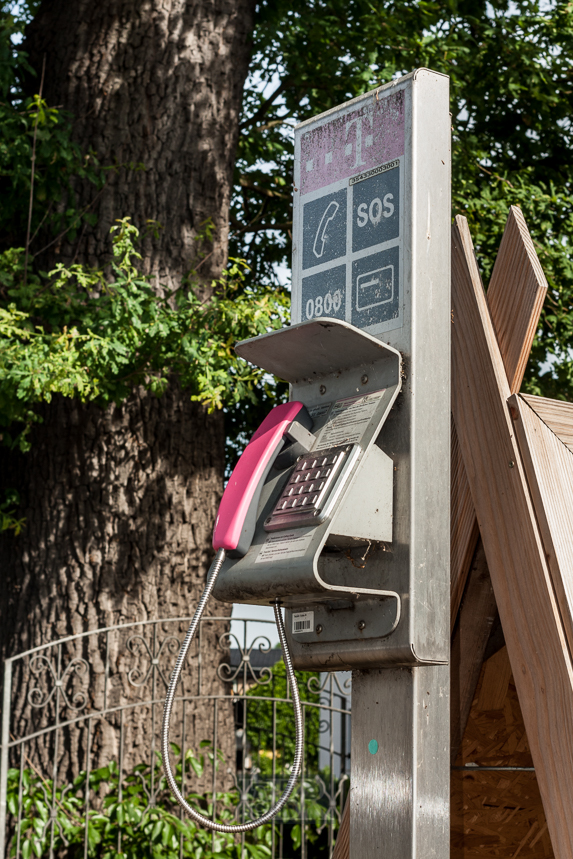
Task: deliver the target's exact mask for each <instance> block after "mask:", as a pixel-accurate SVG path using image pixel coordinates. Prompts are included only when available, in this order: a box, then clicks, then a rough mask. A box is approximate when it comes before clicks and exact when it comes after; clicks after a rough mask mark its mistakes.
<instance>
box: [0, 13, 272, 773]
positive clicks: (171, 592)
mask: <svg viewBox="0 0 573 859" xmlns="http://www.w3.org/2000/svg"><path fill="white" fill-rule="evenodd" d="M254 5H255V3H254V0H144V2H139V0H137V2H136V0H100V2H98V3H93V2H91V0H78V2H76V3H69V2H68V0H44V2H43V3H42V5H41V7H40V9H39V11H38V14H37V15H36V17H35V19H34V21H33V23H32V25H31V26H30V29H29V34H28V37H27V42H26V48H27V50H28V51H29V53H30V58H31V61H32V63H33V65H34V66H35V67H36V68H40V67H41V64H42V58H43V57H44V56H45V57H46V66H45V68H46V71H45V84H44V93H45V96H46V98H47V100H48V102H49V103H50V104H57V105H62V106H63V107H64V108H65V109H67V110H70V111H71V112H72V114H73V115H74V133H75V137H76V139H77V140H78V142H79V143H80V144H81V145H82V147H83V148H84V149H87V148H89V147H91V148H92V149H94V150H95V151H96V152H97V156H98V158H99V159H100V161H101V162H102V163H104V164H108V165H109V164H111V165H116V169H115V170H112V171H109V174H108V180H107V183H106V186H105V188H104V190H103V192H101V193H100V194H99V196H97V197H96V194H95V192H94V189H93V186H87V185H82V184H81V183H76V185H75V191H76V193H77V203H78V205H79V206H80V207H81V206H88V205H89V206H91V211H93V212H95V214H96V215H97V217H98V221H97V224H96V226H95V227H93V228H92V227H89V228H85V229H83V231H82V232H81V234H80V236H79V238H78V241H77V242H76V243H75V244H70V243H69V242H67V241H66V240H65V238H64V239H62V240H61V241H60V242H59V243H58V244H56V245H55V246H52V248H51V249H50V250H49V252H48V256H47V257H46V259H45V260H42V262H43V263H44V264H43V266H42V267H43V268H45V267H46V263H47V262H48V263H49V262H52V261H53V260H61V261H63V262H70V261H71V260H72V259H74V260H75V261H76V262H84V263H87V264H90V265H98V266H101V265H102V263H103V261H104V259H105V258H106V257H107V256H109V253H110V249H111V245H110V241H109V229H110V226H111V225H112V223H113V220H114V219H115V218H118V217H122V216H125V215H130V216H131V217H132V220H133V222H134V223H135V224H136V225H138V226H143V225H144V224H145V221H146V220H147V219H154V220H156V221H159V222H160V223H161V225H162V227H163V229H162V230H161V232H160V235H159V239H157V240H153V241H152V240H151V239H148V240H146V241H145V243H144V245H143V248H142V252H143V256H144V266H145V270H146V272H147V273H148V274H151V275H156V276H157V285H158V289H160V288H162V287H165V286H167V287H173V286H176V285H178V284H180V282H181V278H182V276H183V275H185V274H186V273H187V272H188V271H189V269H190V267H191V265H192V264H193V260H194V259H196V255H197V242H196V241H195V238H196V236H197V235H198V234H199V233H200V232H201V230H202V225H203V224H204V223H205V221H206V220H207V219H210V220H211V221H212V222H213V224H214V226H215V233H214V238H213V240H212V242H211V243H210V244H209V245H206V244H204V251H205V252H206V253H207V254H208V256H207V257H206V258H205V261H204V263H203V264H202V267H201V275H202V277H203V278H204V279H205V280H208V279H210V278H211V277H216V276H217V275H218V274H219V273H220V271H221V268H222V267H223V266H224V265H225V263H226V256H227V232H228V207H229V198H230V192H231V182H232V172H233V162H234V155H235V148H236V143H237V136H238V117H239V110H240V103H241V94H242V88H243V84H244V80H245V77H246V73H247V69H248V62H249V37H250V32H251V29H252V26H253V16H254ZM134 165H136V169H134ZM50 256H51V258H50ZM43 417H44V423H43V424H42V425H40V426H38V427H36V429H35V431H34V433H33V437H32V451H31V453H30V454H27V455H26V456H17V457H14V456H13V455H12V456H11V457H10V460H9V461H8V460H7V457H6V455H5V454H3V455H2V458H3V463H2V471H3V483H4V485H6V486H11V487H17V488H18V489H19V490H20V492H21V494H22V497H23V500H24V509H23V511H22V512H23V514H24V515H25V516H26V518H27V527H26V529H25V531H24V533H23V534H22V535H20V536H19V537H18V538H3V539H1V540H0V565H1V569H2V571H3V573H2V578H3V587H2V588H1V590H0V642H1V647H2V653H3V655H4V656H8V655H12V654H14V653H18V652H21V651H22V650H26V649H28V648H31V647H34V646H36V645H39V644H43V643H46V642H49V641H52V640H54V639H56V638H59V637H61V636H64V635H70V634H75V633H78V632H84V631H86V630H90V629H95V628H97V627H103V626H107V625H111V624H116V623H121V622H130V621H140V620H147V619H150V618H159V617H176V616H182V615H187V614H188V613H189V611H190V609H191V608H192V606H193V605H194V603H195V602H196V598H197V596H198V593H199V592H200V589H201V587H202V585H203V583H204V578H205V572H206V569H207V566H208V563H209V561H210V559H211V556H212V550H211V547H210V536H211V529H212V524H213V519H214V514H215V511H216V506H217V502H218V499H219V497H220V494H221V491H222V481H223V469H224V456H223V447H224V431H223V423H222V416H221V415H220V414H217V415H208V414H207V413H206V410H205V409H204V408H202V407H200V406H198V405H197V404H193V403H191V402H190V401H189V397H188V395H187V396H186V394H185V392H184V391H181V390H180V388H179V387H178V385H177V382H176V381H175V380H174V381H173V382H172V383H171V384H170V386H169V388H168V391H167V393H166V394H165V395H164V396H163V397H162V398H161V399H155V398H154V397H152V396H150V395H148V394H146V393H145V392H142V391H135V392H134V393H133V395H132V396H131V398H130V399H129V401H128V402H126V403H124V404H123V406H121V407H113V408H109V409H107V410H105V411H104V410H101V409H99V408H98V407H96V406H94V405H89V406H82V405H81V404H80V403H78V402H75V401H70V400H65V399H62V398H58V399H56V400H55V401H54V402H53V403H52V404H50V405H49V406H47V407H46V408H45V409H44V413H43ZM210 612H211V613H212V614H225V615H228V614H229V607H226V606H222V605H220V604H216V603H215V602H214V601H213V602H212V603H211V606H210ZM209 626H210V627H211V629H210V632H208V634H207V642H206V643H207V645H209V643H210V644H211V645H212V646H211V647H207V648H206V649H205V650H204V653H206V652H210V653H211V654H212V661H211V664H210V665H209V664H206V663H205V662H204V663H203V669H204V676H205V677H207V676H209V675H210V676H211V678H212V679H211V681H210V682H209V683H207V685H206V686H204V687H203V691H204V692H211V693H217V692H219V693H220V692H221V691H222V689H221V683H220V682H219V681H218V680H217V679H216V677H215V674H214V671H215V668H216V664H217V661H218V660H219V659H220V655H221V651H220V650H219V651H217V649H216V647H215V644H216V638H217V636H218V635H220V634H221V632H223V630H224V627H221V626H220V625H219V626H218V627H217V625H216V624H212V625H209ZM169 631H170V632H173V631H174V630H173V629H170V630H169ZM124 645H125V642H124V644H123V645H122V647H123V646H124ZM98 647H99V645H98ZM98 647H96V648H95V650H96V651H97V650H98ZM120 650H121V647H120ZM72 651H73V652H72ZM72 651H70V653H69V654H68V657H70V656H73V655H83V656H84V657H85V658H87V659H88V661H89V662H90V671H91V676H90V706H92V707H93V706H100V704H99V703H98V702H101V700H102V695H103V674H102V672H103V668H102V666H101V659H99V661H98V658H97V657H98V653H97V652H95V651H93V652H91V653H88V652H86V650H85V648H84V650H81V648H80V650H78V649H77V648H76V649H75V650H73V649H72ZM141 659H142V660H143V661H141V660H140V665H139V667H140V669H141V670H144V669H145V658H144V657H142V658H141ZM170 659H171V661H172V657H171V658H170ZM169 664H170V663H169ZM133 665H134V663H133V661H132V662H131V663H130V661H129V659H126V658H124V657H122V655H121V653H119V652H116V653H115V655H114V662H113V666H112V672H115V673H114V677H115V681H116V682H115V686H114V689H115V692H114V695H115V698H114V700H115V701H116V702H118V703H125V702H129V701H133V700H134V697H133V696H134V691H133V687H130V684H129V683H128V682H127V677H128V673H129V671H130V670H131V668H132V667H133ZM98 666H99V667H98ZM98 672H99V673H98ZM100 675H101V676H100ZM112 679H113V678H112ZM43 682H44V684H46V683H48V686H46V687H45V688H46V689H48V687H49V680H48V679H47V675H46V676H45V677H44V680H43ZM74 682H77V684H79V686H80V687H81V684H82V683H84V685H85V678H83V680H82V678H81V677H78V678H76V680H74ZM113 685H114V684H112V686H113ZM78 688H79V687H78ZM82 688H83V687H82ZM27 691H28V690H27V688H26V687H25V684H23V683H22V684H21V686H20V688H19V691H18V694H17V695H16V696H15V700H14V711H13V712H14V717H13V727H14V730H17V732H18V733H20V732H21V731H22V729H29V728H30V726H31V725H36V726H39V725H41V724H43V723H45V719H46V718H48V717H47V715H46V712H47V711H41V712H40V711H39V710H36V711H34V710H33V708H32V709H31V708H30V702H29V700H28V698H27ZM164 692H165V689H164V687H163V685H162V684H161V683H160V685H159V686H158V695H160V696H162V695H164ZM219 716H220V720H219V746H221V747H223V749H224V751H225V752H226V753H227V754H228V755H232V754H233V749H234V734H233V725H232V713H231V712H230V709H229V710H227V711H225V712H221V713H220V714H219ZM155 717H156V718H157V714H155ZM150 718H151V714H150V713H146V714H144V713H142V712H141V711H140V712H139V715H138V716H137V717H135V716H132V717H131V721H130V723H129V730H128V733H127V735H126V738H125V739H126V742H125V743H124V747H125V754H126V759H125V761H124V762H125V763H126V765H129V763H134V762H137V761H139V760H141V759H145V758H146V757H147V756H148V755H147V754H144V752H145V750H147V749H148V748H149V738H150ZM193 719H194V722H195V724H194V736H195V741H198V740H200V739H203V737H204V736H206V737H210V736H211V731H212V725H211V721H210V720H211V719H212V716H211V715H210V711H209V712H207V710H205V712H204V713H201V712H200V711H199V710H195V713H194V716H193ZM42 720H44V722H43V721H42ZM112 724H113V720H108V722H106V723H105V724H102V726H100V728H99V729H98V731H97V732H96V734H97V736H96V738H95V742H96V746H97V749H98V751H99V755H98V757H99V760H100V761H102V760H104V759H109V758H110V757H114V756H117V753H118V738H117V731H116V730H115V729H113V728H112ZM92 736H93V734H92ZM70 737H71V735H70ZM82 744H83V745H85V732H84V733H83V734H81V733H80V734H78V735H77V738H76V739H70V738H68V740H67V741H66V743H65V748H60V752H59V755H60V757H61V768H60V771H61V772H64V771H65V772H68V773H70V772H72V771H73V770H74V769H75V770H76V771H77V767H78V756H79V758H80V761H79V762H80V763H81V765H82V766H83V762H82V761H81V758H82V756H83V754H84V752H85V748H82ZM52 751H53V748H52V747H51V746H50V748H48V747H47V746H46V747H45V748H44V749H42V747H41V744H40V747H39V749H38V750H36V754H37V755H38V758H39V759H41V758H44V759H45V760H44V762H46V759H47V757H48V756H49V755H50V754H51V752H52ZM128 752H129V754H128Z"/></svg>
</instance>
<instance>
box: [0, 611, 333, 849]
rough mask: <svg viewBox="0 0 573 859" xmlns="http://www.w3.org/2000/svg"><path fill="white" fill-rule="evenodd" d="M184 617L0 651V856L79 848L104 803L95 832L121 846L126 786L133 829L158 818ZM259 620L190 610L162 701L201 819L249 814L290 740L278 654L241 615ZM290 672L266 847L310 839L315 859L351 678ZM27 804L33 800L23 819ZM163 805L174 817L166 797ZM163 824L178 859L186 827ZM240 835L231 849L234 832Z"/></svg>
mask: <svg viewBox="0 0 573 859" xmlns="http://www.w3.org/2000/svg"><path fill="white" fill-rule="evenodd" d="M188 622H189V618H175V619H169V620H156V621H148V622H146V623H130V624H120V625H117V626H112V627H108V628H106V629H99V630H95V631H93V632H86V633H82V634H80V635H75V636H70V637H68V638H63V639H60V640H59V641H56V642H53V643H51V644H47V645H44V646H42V647H37V648H34V649H32V650H29V651H27V652H26V653H21V654H18V655H17V656H14V657H11V658H10V659H8V660H7V661H6V662H5V666H4V682H3V708H2V730H1V749H0V859H5V857H7V856H8V855H9V853H10V854H11V855H13V856H15V859H20V857H22V856H25V855H26V853H30V851H31V850H32V848H34V845H35V848H34V849H35V850H36V854H37V855H38V854H39V855H41V856H44V855H45V856H46V857H50V859H52V857H54V856H56V855H57V854H62V851H64V853H65V848H66V847H67V846H68V845H69V844H70V843H73V844H74V846H75V847H74V849H75V852H74V855H83V856H84V857H86V859H87V857H88V856H90V855H95V854H94V846H93V845H94V843H95V842H94V839H95V840H96V841H97V838H98V837H100V836H96V835H95V834H94V833H95V827H96V824H97V822H98V821H100V822H101V820H102V819H104V818H105V814H106V813H107V812H105V809H106V808H107V809H109V808H113V809H115V811H114V814H115V815H116V817H115V818H114V820H115V825H116V829H113V827H112V826H111V823H110V822H109V821H108V822H107V823H106V830H105V831H106V833H108V836H109V833H110V832H112V830H113V833H112V835H111V836H109V837H113V838H115V839H116V842H117V844H116V847H117V852H121V846H122V839H123V842H125V839H126V837H127V836H126V831H127V830H126V828H125V826H124V825H122V818H121V817H120V816H119V813H118V811H117V809H118V808H120V807H123V806H122V803H123V804H124V805H125V803H126V801H127V799H126V798H127V797H128V796H129V797H131V800H130V801H131V802H132V807H133V808H135V807H136V806H137V815H138V823H137V826H136V827H135V828H136V829H137V832H138V833H139V835H138V837H140V839H143V842H144V841H145V837H147V836H145V835H144V833H145V832H148V831H152V830H149V828H147V829H146V827H145V821H149V820H151V819H153V820H155V821H157V820H158V818H157V813H158V811H159V810H161V809H162V808H163V807H164V806H165V805H166V803H167V804H169V803H170V798H169V796H168V794H167V793H166V790H165V783H164V780H163V778H162V773H161V769H160V759H159V755H158V749H159V729H160V723H161V716H162V710H163V700H164V696H165V692H166V689H167V684H168V681H169V677H170V673H171V670H172V667H173V664H174V662H175V658H176V655H177V652H178V650H179V647H180V643H181V641H182V639H183V636H184V633H185V630H186V627H187V624H188ZM262 623H269V624H272V621H268V622H267V621H261V620H259V619H256V620H255V619H252V620H251V619H248V618H241V619H237V618H233V625H232V627H230V619H229V618H219V617H215V618H213V617H207V618H204V619H203V620H202V621H201V625H200V629H199V634H198V639H197V645H196V647H195V650H194V651H193V652H192V653H190V654H189V657H188V660H187V665H186V668H185V670H184V675H185V676H184V678H183V680H182V684H181V688H180V690H179V695H178V698H177V700H176V707H175V709H174V716H173V726H174V727H173V738H172V739H173V741H174V743H175V744H176V748H175V752H176V753H177V751H178V750H180V756H179V761H180V770H179V778H180V779H181V785H182V789H183V791H184V792H187V793H189V792H193V793H195V794H198V795H199V796H198V801H200V802H202V803H203V806H202V807H203V810H205V809H207V810H208V813H209V814H210V815H211V816H212V817H213V818H216V817H217V816H219V815H220V814H221V813H223V814H226V815H227V817H229V815H230V816H231V817H232V818H234V819H235V820H236V821H238V822H239V821H241V822H242V821H244V820H246V819H249V818H250V817H251V816H252V815H253V814H257V813H260V811H261V806H262V804H263V803H266V802H269V801H274V799H275V797H276V796H278V794H279V792H280V791H281V790H282V784H283V782H284V780H285V779H286V778H287V777H288V768H289V763H290V761H291V760H292V752H293V750H294V720H293V716H292V706H291V695H290V689H289V687H288V682H287V679H286V676H285V672H284V666H283V665H282V662H281V660H280V651H279V650H276V649H273V648H271V644H270V639H269V637H268V636H266V635H260V634H255V633H253V632H252V630H253V624H256V625H257V629H258V630H260V629H261V626H260V625H261V624H262ZM299 682H300V686H301V697H302V699H303V702H302V706H303V714H304V721H305V739H306V750H305V755H304V762H303V772H302V776H301V779H300V788H299V790H298V793H297V794H296V797H295V798H294V799H293V800H292V801H291V802H290V803H289V804H288V805H287V806H286V808H285V809H284V810H283V812H282V813H281V816H280V818H279V819H278V820H277V822H276V825H273V826H272V827H270V831H269V832H268V833H267V840H268V846H269V849H270V850H271V854H272V857H273V859H283V857H284V859H287V857H290V856H293V857H294V856H295V855H296V856H300V857H301V859H305V858H306V857H307V856H308V844H309V840H310V841H311V842H312V843H313V848H312V855H313V857H315V856H316V857H318V856H324V857H325V859H326V857H329V856H331V855H332V850H333V846H334V841H335V834H336V829H337V826H338V823H339V821H340V817H341V812H342V807H343V803H344V798H345V792H346V790H347V786H348V775H349V762H350V754H349V752H350V742H349V738H350V708H349V706H348V705H349V701H350V689H349V678H344V677H343V676H340V675H335V674H334V675H330V674H329V675H327V674H323V675H319V674H310V673H301V674H300V675H299ZM202 755H203V757H204V760H203V764H201V763H200V761H201V756H202ZM176 756H177V754H176ZM110 764H111V768H110V766H109V765H110ZM106 767H107V769H105V768H106ZM102 768H103V769H102ZM98 773H99V774H100V776H98V777H96V776H97V774H98ZM101 773H105V778H103V777H101ZM31 791H32V793H33V791H35V793H34V794H33V796H34V797H35V799H34V800H33V801H32V799H31V797H32V793H31ZM230 797H231V798H232V800H231V799H230ZM112 800H113V802H112ZM8 801H9V802H8ZM134 802H135V803H136V806H133V803H134ZM26 803H28V805H26ZM28 807H33V808H35V809H36V811H34V814H36V818H34V820H32V821H30V813H29V812H28V811H26V810H25V809H26V808H28ZM169 808H170V809H171V813H172V814H174V813H176V814H177V815H178V816H180V817H181V818H182V813H181V811H180V809H178V807H177V808H176V810H175V808H174V807H173V806H172V805H169ZM37 809H40V810H39V811H38V810H37ZM133 813H135V812H133ZM26 815H27V816H26ZM105 819H106V820H107V818H105ZM134 826H135V824H134ZM74 827H75V828H74ZM82 827H83V828H82ZM132 829H133V827H132ZM80 830H81V831H80ZM131 831H132V830H130V832H131ZM153 831H155V830H153ZM108 836H106V837H108ZM149 837H151V836H149ZM170 837H171V835H170ZM176 837H177V838H178V839H179V840H178V846H177V848H175V847H173V844H172V850H171V853H170V854H169V855H177V856H179V857H180V859H182V857H183V856H184V855H186V851H185V837H186V835H185V833H184V832H182V831H181V832H179V834H174V835H173V836H172V839H173V838H176ZM32 842H33V843H32ZM80 842H81V844H80ZM26 843H27V844H28V846H27V847H26ZM138 843H139V842H138ZM173 843H174V842H173ZM241 843H242V845H243V848H244V845H245V836H242V840H241ZM82 845H83V849H81V847H82ZM150 851H151V847H150ZM242 852H243V853H244V850H243V851H242ZM138 855H142V856H144V855H145V851H144V852H143V853H141V854H138ZM149 855H151V852H150V853H149ZM165 855H167V853H166V854H165ZM245 855H246V854H245Z"/></svg>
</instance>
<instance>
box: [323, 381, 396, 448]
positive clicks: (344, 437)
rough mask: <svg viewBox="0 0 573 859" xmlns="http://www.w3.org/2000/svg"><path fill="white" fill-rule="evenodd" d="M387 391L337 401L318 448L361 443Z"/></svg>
mask: <svg viewBox="0 0 573 859" xmlns="http://www.w3.org/2000/svg"><path fill="white" fill-rule="evenodd" d="M385 393H386V389H385V388H383V389H382V390H381V391H374V393H372V394H363V395H362V396H357V397H346V398H345V399H343V400H337V401H336V402H335V403H334V405H333V407H332V410H331V412H330V415H329V418H328V420H327V422H326V424H325V425H324V428H323V430H322V432H321V434H320V436H319V440H318V444H317V448H327V447H335V446H336V445H338V444H354V443H355V442H359V441H360V439H361V438H362V436H363V435H364V432H365V431H366V428H367V426H368V424H369V423H370V420H371V418H372V415H373V414H374V412H375V411H376V408H377V406H378V403H379V402H380V400H381V399H382V397H383V396H384V394H385Z"/></svg>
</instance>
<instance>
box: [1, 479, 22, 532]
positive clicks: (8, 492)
mask: <svg viewBox="0 0 573 859" xmlns="http://www.w3.org/2000/svg"><path fill="white" fill-rule="evenodd" d="M19 503H20V495H19V493H18V492H17V490H16V489H5V490H4V501H2V502H1V503H0V533H2V531H13V532H14V535H15V536H16V537H17V536H18V534H20V532H21V531H22V530H23V529H24V528H25V527H26V519H25V518H20V519H18V518H17V516H16V515H15V514H16V510H17V507H18V505H19Z"/></svg>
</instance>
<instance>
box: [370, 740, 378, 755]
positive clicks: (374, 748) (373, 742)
mask: <svg viewBox="0 0 573 859" xmlns="http://www.w3.org/2000/svg"><path fill="white" fill-rule="evenodd" d="M368 751H369V752H370V754H371V755H375V754H376V752H377V751H378V740H370V742H369V743H368Z"/></svg>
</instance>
